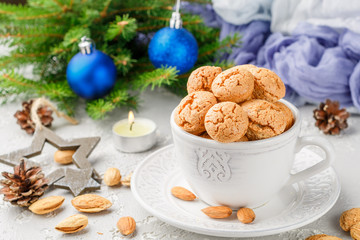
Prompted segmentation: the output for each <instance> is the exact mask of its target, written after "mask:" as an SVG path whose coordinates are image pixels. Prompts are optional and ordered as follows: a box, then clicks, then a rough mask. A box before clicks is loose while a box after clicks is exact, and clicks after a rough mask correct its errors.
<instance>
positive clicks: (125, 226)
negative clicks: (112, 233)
mask: <svg viewBox="0 0 360 240" xmlns="http://www.w3.org/2000/svg"><path fill="white" fill-rule="evenodd" d="M116 226H117V227H118V229H119V230H120V233H121V234H122V235H125V236H127V235H129V234H132V233H133V232H134V231H135V229H136V222H135V220H134V219H133V218H132V217H122V218H120V219H119V221H118V222H117V224H116Z"/></svg>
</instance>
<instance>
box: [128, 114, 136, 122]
mask: <svg viewBox="0 0 360 240" xmlns="http://www.w3.org/2000/svg"><path fill="white" fill-rule="evenodd" d="M128 120H129V124H132V123H133V122H134V120H135V117H134V113H133V111H130V112H129V116H128Z"/></svg>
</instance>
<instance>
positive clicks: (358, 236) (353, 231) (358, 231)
mask: <svg viewBox="0 0 360 240" xmlns="http://www.w3.org/2000/svg"><path fill="white" fill-rule="evenodd" d="M350 236H351V237H352V238H353V239H354V240H360V222H358V223H356V224H355V225H353V226H352V227H351V228H350Z"/></svg>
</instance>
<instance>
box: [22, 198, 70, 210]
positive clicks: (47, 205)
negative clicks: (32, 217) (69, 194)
mask: <svg viewBox="0 0 360 240" xmlns="http://www.w3.org/2000/svg"><path fill="white" fill-rule="evenodd" d="M64 200H65V198H64V197H62V196H51V197H46V198H42V199H40V200H37V201H36V202H34V203H33V204H31V205H30V207H29V210H30V211H32V212H33V213H35V214H46V213H49V212H52V211H54V210H56V209H58V208H59V207H60V206H61V205H62V204H63V202H64Z"/></svg>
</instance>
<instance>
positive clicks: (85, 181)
mask: <svg viewBox="0 0 360 240" xmlns="http://www.w3.org/2000/svg"><path fill="white" fill-rule="evenodd" d="M99 141H100V137H88V138H77V139H72V140H64V139H62V138H60V137H59V136H58V135H56V134H55V133H54V132H53V131H51V130H50V129H48V128H46V127H41V128H37V129H36V131H35V134H34V139H33V141H32V143H31V145H30V146H29V147H27V148H23V149H19V150H16V151H13V152H10V153H8V154H4V155H0V162H2V163H4V164H7V165H10V166H15V165H18V164H19V163H20V160H21V158H26V159H27V164H28V165H29V166H31V165H32V166H34V165H39V164H37V163H35V162H33V161H31V160H29V158H31V157H34V156H37V155H39V154H41V152H42V150H43V147H44V145H45V143H46V142H47V143H50V144H51V145H53V146H54V147H56V148H57V149H59V150H76V151H75V153H74V154H73V156H72V158H73V162H74V164H75V165H76V166H77V167H78V168H79V169H71V168H67V169H64V168H60V169H57V170H55V171H53V172H51V173H50V174H49V175H48V176H46V177H47V178H48V179H49V185H52V184H53V185H54V186H55V187H61V188H65V187H66V188H68V189H70V191H71V192H72V193H73V194H74V195H78V194H80V193H81V192H83V191H84V190H95V189H99V188H100V184H99V182H101V177H100V175H99V174H98V173H97V172H96V171H95V170H94V169H93V168H92V166H91V164H90V162H89V161H88V159H87V158H88V157H89V155H90V154H91V152H92V151H93V150H94V148H95V147H96V145H97V144H98V142H99ZM62 178H64V179H62ZM60 179H61V181H60V182H59V183H58V184H54V183H57V182H58V181H59V180H60ZM70 179H73V180H70ZM94 179H95V180H96V181H95V180H94Z"/></svg>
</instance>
